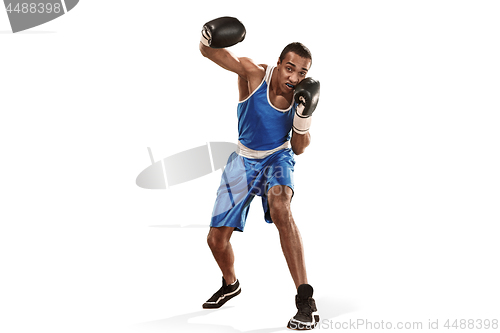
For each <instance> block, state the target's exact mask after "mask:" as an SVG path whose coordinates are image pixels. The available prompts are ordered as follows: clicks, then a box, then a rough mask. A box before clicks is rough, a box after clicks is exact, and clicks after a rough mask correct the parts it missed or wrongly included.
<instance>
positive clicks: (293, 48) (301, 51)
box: [280, 42, 312, 62]
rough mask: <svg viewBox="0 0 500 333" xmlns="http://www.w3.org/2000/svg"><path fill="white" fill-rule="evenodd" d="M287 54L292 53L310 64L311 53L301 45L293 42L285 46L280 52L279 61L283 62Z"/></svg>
mask: <svg viewBox="0 0 500 333" xmlns="http://www.w3.org/2000/svg"><path fill="white" fill-rule="evenodd" d="M288 52H293V53H295V54H296V55H298V56H299V57H302V58H306V59H309V60H311V62H312V55H311V51H309V49H308V48H307V47H306V46H305V45H304V44H302V43H299V42H294V43H290V44H288V45H287V46H285V48H284V49H283V51H281V54H280V61H283V60H284V59H285V57H286V54H287V53H288Z"/></svg>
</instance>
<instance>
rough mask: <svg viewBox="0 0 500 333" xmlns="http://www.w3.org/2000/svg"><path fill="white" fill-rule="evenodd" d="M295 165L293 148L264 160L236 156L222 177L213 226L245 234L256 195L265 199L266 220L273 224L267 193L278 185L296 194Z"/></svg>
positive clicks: (229, 162) (231, 159)
mask: <svg viewBox="0 0 500 333" xmlns="http://www.w3.org/2000/svg"><path fill="white" fill-rule="evenodd" d="M294 165H295V159H294V153H293V151H292V150H291V149H290V148H286V149H282V150H278V151H277V152H275V153H273V154H271V155H269V156H267V157H265V158H263V159H251V158H246V157H243V156H240V155H238V154H237V153H236V152H233V153H232V154H231V156H229V159H228V162H227V165H226V167H225V169H224V172H223V173H222V178H221V182H220V186H219V189H218V190H217V199H216V200H215V205H214V209H213V212H212V221H211V223H210V226H211V227H233V228H235V230H237V231H243V229H244V228H245V222H246V218H247V215H248V209H249V207H250V203H251V202H252V200H253V198H254V197H255V196H256V195H258V196H260V197H262V208H263V209H264V219H265V220H266V222H267V223H272V222H273V221H272V220H271V213H270V211H269V205H268V201H267V192H268V190H269V189H270V188H271V187H273V186H275V185H286V186H288V187H290V188H291V189H292V191H293V190H294V182H293V171H294Z"/></svg>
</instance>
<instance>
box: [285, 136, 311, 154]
mask: <svg viewBox="0 0 500 333" xmlns="http://www.w3.org/2000/svg"><path fill="white" fill-rule="evenodd" d="M292 132H293V133H292V139H291V140H290V143H291V144H292V150H293V152H294V154H295V155H300V154H302V153H303V152H304V151H305V150H306V148H307V146H309V144H310V143H311V134H309V132H307V133H306V134H299V133H297V132H295V131H292Z"/></svg>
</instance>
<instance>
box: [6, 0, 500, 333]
mask: <svg viewBox="0 0 500 333" xmlns="http://www.w3.org/2000/svg"><path fill="white" fill-rule="evenodd" d="M499 14H500V5H499V4H498V2H496V1H331V2H326V1H287V2H285V1H273V2H271V1H252V2H247V4H244V2H240V1H225V2H222V1H220V2H213V1H181V2H176V3H172V2H167V1H159V0H156V1H123V0H122V1H118V0H108V1H91V0H83V1H81V2H80V3H79V4H78V5H77V6H76V7H75V8H74V9H73V10H72V11H70V12H69V13H68V14H66V15H64V16H62V17H60V18H58V19H56V20H54V21H52V22H49V23H47V24H44V25H42V26H39V27H35V28H33V29H31V30H28V31H26V32H22V33H18V34H12V33H11V32H10V26H9V22H8V18H7V14H6V13H5V12H4V11H0V32H1V33H0V49H1V52H0V61H1V69H0V112H1V116H0V117H1V118H0V142H1V163H0V168H1V169H0V170H1V173H0V191H1V192H0V194H1V200H0V205H1V210H0V219H1V232H0V258H1V261H0V270H1V273H0V307H1V308H0V330H1V331H2V332H41V331H43V332H72V333H73V332H125V331H131V332H183V331H187V332H189V331H200V332H212V331H213V332H251V331H255V332H261V333H264V332H275V331H280V330H282V329H284V327H285V325H286V323H287V321H288V319H289V318H290V317H291V316H292V315H294V314H295V311H296V310H295V304H294V295H295V290H294V286H293V282H292V279H291V277H290V276H289V273H288V270H287V267H286V263H285V261H284V258H283V255H282V253H281V248H280V245H279V238H278V233H277V231H276V228H275V227H274V226H273V225H267V224H266V223H265V222H263V215H262V210H261V204H260V199H259V198H257V199H256V200H255V202H254V204H253V205H252V208H251V210H250V214H249V218H248V221H247V227H246V229H245V232H244V233H237V234H234V235H233V238H232V243H233V247H234V250H235V253H236V272H237V276H238V278H239V279H240V281H241V284H242V290H243V292H242V294H241V295H240V296H238V297H237V298H235V299H234V300H232V301H231V302H230V303H228V304H227V306H225V309H224V308H223V309H221V310H217V311H203V310H202V309H201V304H202V303H203V302H204V301H205V300H206V299H208V298H209V297H210V296H211V295H212V293H213V292H215V291H216V290H217V289H218V288H219V286H220V279H221V277H220V276H221V275H220V272H219V270H218V267H217V265H216V263H215V261H214V260H213V258H212V255H211V253H210V250H209V248H208V246H207V245H206V240H205V238H206V234H207V232H208V227H206V225H208V223H209V220H210V215H211V211H212V205H213V202H214V200H215V192H216V189H217V186H218V184H219V178H220V171H218V172H215V173H213V174H211V175H209V176H206V177H204V178H201V179H198V180H194V181H191V182H188V183H185V184H182V185H179V186H176V187H172V188H170V189H168V190H146V189H142V188H139V187H138V186H136V184H135V179H136V177H137V175H138V174H139V173H140V172H141V171H142V170H143V169H144V168H146V167H147V166H148V165H150V163H151V161H150V158H149V154H148V151H147V147H151V149H152V152H153V156H154V158H155V159H156V160H159V159H161V158H164V157H167V156H169V155H172V154H175V153H178V152H181V151H184V150H186V149H189V148H193V147H196V146H199V145H203V144H205V143H206V142H208V141H229V142H236V140H237V123H236V102H237V89H236V76H235V75H234V74H232V73H229V72H225V71H224V70H222V69H220V68H218V67H217V66H216V65H214V64H213V63H211V62H210V61H209V60H207V59H205V58H203V57H202V56H201V55H200V53H199V52H198V40H199V33H200V30H201V27H202V25H203V24H204V23H205V22H206V21H209V20H211V19H213V18H216V17H219V16H225V15H229V16H235V17H238V18H239V19H240V20H241V21H242V22H243V23H244V24H245V26H246V28H247V37H246V39H245V41H244V42H243V43H241V44H238V45H236V46H234V47H233V48H232V50H233V52H235V53H236V54H237V55H239V56H248V57H251V58H253V59H254V60H255V61H256V62H258V63H267V64H275V63H276V61H277V58H278V55H279V53H280V52H281V49H282V48H283V47H284V46H285V45H286V44H287V43H289V42H292V41H301V42H303V43H304V44H305V45H307V46H308V47H309V48H310V49H311V51H312V53H313V66H312V68H311V71H310V73H309V74H310V76H312V77H314V78H316V79H318V80H320V81H321V89H322V90H321V99H320V103H319V106H318V108H317V109H316V112H315V114H314V117H313V126H312V129H311V134H312V139H313V141H312V144H311V146H310V147H309V148H308V149H307V150H306V152H305V153H304V154H303V155H301V156H298V157H297V158H296V161H297V165H296V173H295V180H296V193H295V196H294V199H293V202H292V210H293V213H294V217H295V220H296V222H297V224H298V226H299V228H300V230H301V232H302V237H303V240H304V244H305V251H306V259H307V267H308V274H309V282H310V283H311V284H312V285H313V287H314V288H315V298H316V301H317V305H318V308H319V311H320V315H321V316H322V319H331V320H333V321H334V322H345V321H349V320H354V321H355V320H358V319H365V320H368V321H371V322H378V323H380V322H381V321H382V320H383V321H384V322H388V321H390V322H393V323H396V322H398V321H412V322H413V321H421V322H423V327H424V328H426V327H427V325H428V321H429V319H431V320H433V321H435V320H439V325H440V326H441V328H442V325H443V324H444V322H445V321H446V319H452V320H453V319H495V318H496V319H500V318H499V313H500V312H499V308H500V307H499V296H500V291H499V285H498V281H499V279H500V274H499V266H498V253H499V248H500V246H499V241H498V237H499V233H498V224H499V222H500V211H499V199H500V193H499V188H500V176H499V172H498V170H500V156H499V143H500V133H499V130H498V128H499V125H500V115H499V112H500V98H499V91H500V80H499V77H500V65H499V64H500V62H499V61H498V59H500V46H499V43H498V42H499V34H500V33H499V32H500V21H499V20H498V17H499ZM203 225H205V226H203ZM360 328H362V327H360ZM325 329H326V328H325ZM442 330H443V331H446V330H445V329H442ZM358 331H361V329H358Z"/></svg>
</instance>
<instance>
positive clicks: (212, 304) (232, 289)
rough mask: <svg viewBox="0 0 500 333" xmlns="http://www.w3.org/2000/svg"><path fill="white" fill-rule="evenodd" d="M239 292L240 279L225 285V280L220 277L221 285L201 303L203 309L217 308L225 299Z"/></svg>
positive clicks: (227, 299)
mask: <svg viewBox="0 0 500 333" xmlns="http://www.w3.org/2000/svg"><path fill="white" fill-rule="evenodd" d="M240 293H241V288H240V281H238V280H236V282H234V283H233V284H230V285H227V284H226V280H224V278H222V287H221V288H220V289H219V290H218V291H217V292H216V293H215V294H213V296H212V297H210V299H209V300H208V301H206V302H205V303H203V308H204V309H218V308H220V307H221V306H223V305H224V304H225V303H226V302H227V301H229V300H230V299H231V298H233V297H234V296H236V295H239V294H240Z"/></svg>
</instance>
